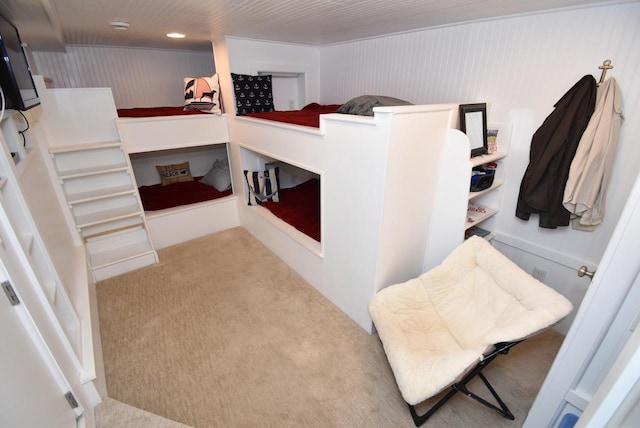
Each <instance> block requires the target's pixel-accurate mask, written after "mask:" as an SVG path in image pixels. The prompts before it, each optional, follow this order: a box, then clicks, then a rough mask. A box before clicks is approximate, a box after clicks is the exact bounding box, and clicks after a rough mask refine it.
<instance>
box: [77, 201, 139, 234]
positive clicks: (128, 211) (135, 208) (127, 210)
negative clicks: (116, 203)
mask: <svg viewBox="0 0 640 428" xmlns="http://www.w3.org/2000/svg"><path fill="white" fill-rule="evenodd" d="M136 215H139V216H142V210H141V208H140V206H139V205H138V204H131V205H127V206H124V207H118V208H113V209H109V210H104V211H99V212H96V213H90V214H84V215H80V216H76V226H77V227H78V229H83V228H85V227H89V226H94V225H96V224H101V223H108V222H110V221H115V220H119V219H123V218H127V217H133V216H136Z"/></svg>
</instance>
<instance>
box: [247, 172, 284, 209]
mask: <svg viewBox="0 0 640 428" xmlns="http://www.w3.org/2000/svg"><path fill="white" fill-rule="evenodd" d="M244 177H245V179H246V180H247V186H248V188H249V192H248V195H247V196H248V201H247V203H248V204H249V205H260V204H262V202H265V201H268V202H280V176H279V168H278V167H275V168H270V169H267V170H266V171H263V172H260V171H248V170H244Z"/></svg>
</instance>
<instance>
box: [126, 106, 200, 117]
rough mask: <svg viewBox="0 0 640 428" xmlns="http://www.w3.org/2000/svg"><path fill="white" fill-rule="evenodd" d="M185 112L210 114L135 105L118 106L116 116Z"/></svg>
mask: <svg viewBox="0 0 640 428" xmlns="http://www.w3.org/2000/svg"><path fill="white" fill-rule="evenodd" d="M185 114H210V113H204V112H202V111H200V110H185V109H184V106H180V107H137V108H119V109H118V117H154V116H182V115H185Z"/></svg>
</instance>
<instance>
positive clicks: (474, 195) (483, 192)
mask: <svg viewBox="0 0 640 428" xmlns="http://www.w3.org/2000/svg"><path fill="white" fill-rule="evenodd" d="M500 186H502V181H500V180H494V181H493V184H492V185H491V187H489V188H487V189H484V190H481V191H480V192H469V200H470V201H471V200H473V199H476V198H478V197H480V196H482V195H486V194H487V193H489V192H492V191H494V190H496V189H497V188H498V187H500Z"/></svg>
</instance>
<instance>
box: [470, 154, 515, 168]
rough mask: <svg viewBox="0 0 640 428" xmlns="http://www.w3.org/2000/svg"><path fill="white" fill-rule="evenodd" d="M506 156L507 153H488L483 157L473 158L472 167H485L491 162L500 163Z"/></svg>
mask: <svg viewBox="0 0 640 428" xmlns="http://www.w3.org/2000/svg"><path fill="white" fill-rule="evenodd" d="M506 156H507V153H506V152H495V153H488V154H486V155H482V156H475V157H472V158H471V165H472V166H480V165H484V164H486V163H489V162H495V161H498V160H500V159H502V158H504V157H506Z"/></svg>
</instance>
